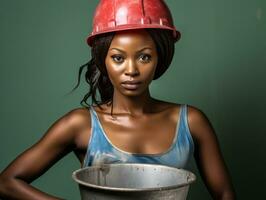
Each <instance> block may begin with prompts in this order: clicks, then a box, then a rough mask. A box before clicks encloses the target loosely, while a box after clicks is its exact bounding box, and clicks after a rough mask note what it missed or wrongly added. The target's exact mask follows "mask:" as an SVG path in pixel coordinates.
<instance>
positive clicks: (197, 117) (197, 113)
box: [187, 105, 214, 139]
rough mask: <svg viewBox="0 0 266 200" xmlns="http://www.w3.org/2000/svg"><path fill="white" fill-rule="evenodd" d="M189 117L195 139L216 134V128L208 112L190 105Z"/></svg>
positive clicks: (190, 127)
mask: <svg viewBox="0 0 266 200" xmlns="http://www.w3.org/2000/svg"><path fill="white" fill-rule="evenodd" d="M187 112H188V113H187V118H188V125H189V129H190V132H191V134H192V136H193V138H195V139H202V138H204V137H208V136H209V135H210V134H212V135H214V129H213V127H212V125H211V122H210V121H209V119H208V117H207V116H206V114H205V113H204V112H203V111H202V110H201V109H199V108H197V107H195V106H192V105H188V110H187Z"/></svg>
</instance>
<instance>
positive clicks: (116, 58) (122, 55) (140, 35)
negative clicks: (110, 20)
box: [105, 30, 158, 96]
mask: <svg viewBox="0 0 266 200" xmlns="http://www.w3.org/2000/svg"><path fill="white" fill-rule="evenodd" d="M157 62H158V56H157V51H156V46H155V43H154V41H153V40H152V38H151V37H150V35H149V34H148V33H147V32H146V31H145V30H134V31H132V30H130V31H121V32H117V33H116V35H115V36H114V38H113V40H112V42H111V45H110V47H109V50H108V53H107V56H106V59H105V64H106V69H107V73H108V76H109V78H110V81H111V82H112V84H113V86H114V92H119V93H120V94H123V95H127V96H137V95H141V94H143V93H144V92H146V91H147V90H148V87H149V84H150V83H151V81H152V80H153V76H154V73H155V69H156V66H157Z"/></svg>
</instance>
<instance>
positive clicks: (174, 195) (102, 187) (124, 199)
mask: <svg viewBox="0 0 266 200" xmlns="http://www.w3.org/2000/svg"><path fill="white" fill-rule="evenodd" d="M72 177H73V179H74V180H75V181H76V182H77V183H78V184H79V189H80V194H81V199H82V200H185V199H186V197H187V193H188V189H189V185H190V184H191V183H192V182H194V181H195V180H196V176H195V175H194V174H193V173H191V172H189V171H187V170H183V169H177V168H174V167H168V166H164V165H154V164H131V163H123V164H104V165H100V166H92V167H86V168H82V169H79V170H76V171H74V172H73V175H72Z"/></svg>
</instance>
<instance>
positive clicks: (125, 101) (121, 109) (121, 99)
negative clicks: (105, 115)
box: [113, 90, 155, 115]
mask: <svg viewBox="0 0 266 200" xmlns="http://www.w3.org/2000/svg"><path fill="white" fill-rule="evenodd" d="M154 103H155V100H154V99H153V98H152V97H151V96H150V92H149V90H147V91H146V92H144V93H143V94H141V95H139V96H124V95H121V94H120V93H118V92H116V91H114V95H113V112H114V113H128V114H130V115H140V114H143V113H149V112H151V108H152V104H154Z"/></svg>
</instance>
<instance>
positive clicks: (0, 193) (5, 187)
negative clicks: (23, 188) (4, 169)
mask: <svg viewBox="0 0 266 200" xmlns="http://www.w3.org/2000/svg"><path fill="white" fill-rule="evenodd" d="M12 185H14V184H13V181H12V178H11V177H8V176H5V175H3V174H0V199H1V198H7V195H8V193H10V191H13V190H12Z"/></svg>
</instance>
